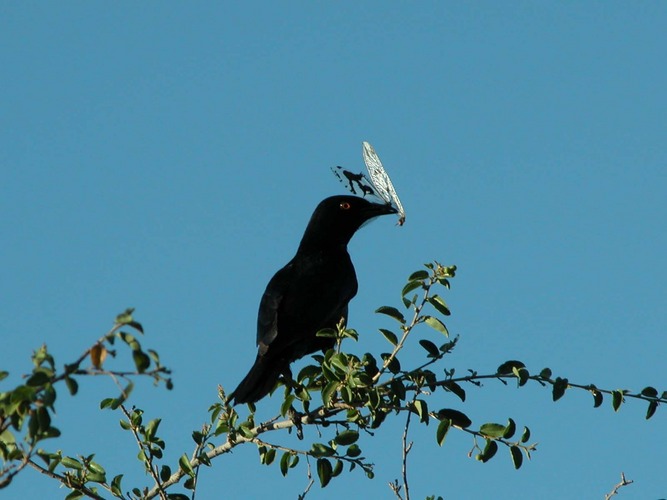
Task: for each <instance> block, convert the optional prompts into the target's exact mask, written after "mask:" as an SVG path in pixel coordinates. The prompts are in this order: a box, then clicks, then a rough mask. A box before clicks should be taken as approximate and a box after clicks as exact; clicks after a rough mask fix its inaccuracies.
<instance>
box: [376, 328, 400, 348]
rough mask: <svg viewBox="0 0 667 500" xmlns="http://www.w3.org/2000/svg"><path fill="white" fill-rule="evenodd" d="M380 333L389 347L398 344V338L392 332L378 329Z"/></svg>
mask: <svg viewBox="0 0 667 500" xmlns="http://www.w3.org/2000/svg"><path fill="white" fill-rule="evenodd" d="M380 333H381V334H382V335H384V338H386V339H387V340H388V341H389V343H390V344H391V345H393V346H395V345H396V344H398V337H397V336H396V334H395V333H394V332H392V331H390V330H385V329H384V328H380Z"/></svg>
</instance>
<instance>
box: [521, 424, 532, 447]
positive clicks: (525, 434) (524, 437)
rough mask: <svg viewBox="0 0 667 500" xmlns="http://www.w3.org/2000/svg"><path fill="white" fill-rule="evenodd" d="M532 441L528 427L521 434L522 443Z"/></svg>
mask: <svg viewBox="0 0 667 500" xmlns="http://www.w3.org/2000/svg"><path fill="white" fill-rule="evenodd" d="M529 439H530V429H529V428H528V427H524V428H523V433H522V434H521V442H522V443H527V442H528V440H529Z"/></svg>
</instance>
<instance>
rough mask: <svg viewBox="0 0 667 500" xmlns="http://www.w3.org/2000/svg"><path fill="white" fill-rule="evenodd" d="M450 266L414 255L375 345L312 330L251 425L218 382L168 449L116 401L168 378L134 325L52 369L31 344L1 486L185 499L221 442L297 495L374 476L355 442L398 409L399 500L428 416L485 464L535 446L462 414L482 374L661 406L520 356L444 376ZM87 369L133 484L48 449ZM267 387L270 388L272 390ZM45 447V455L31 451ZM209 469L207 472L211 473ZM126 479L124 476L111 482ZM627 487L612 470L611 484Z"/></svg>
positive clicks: (437, 435)
mask: <svg viewBox="0 0 667 500" xmlns="http://www.w3.org/2000/svg"><path fill="white" fill-rule="evenodd" d="M455 271H456V268H455V267H454V266H451V267H447V266H443V265H441V264H439V263H437V262H434V263H432V264H427V265H426V266H425V268H424V269H422V270H419V271H417V272H415V273H413V274H412V275H410V277H409V278H408V282H407V284H406V285H405V286H404V287H403V289H402V293H401V298H402V301H401V302H402V303H401V304H400V305H399V307H390V306H385V307H380V308H379V309H378V310H377V312H378V313H380V314H382V315H383V316H386V317H387V321H393V322H395V323H394V326H393V327H390V328H381V329H379V331H380V334H381V336H382V337H383V338H380V337H378V341H379V343H381V344H382V345H385V346H386V347H387V348H386V349H378V351H377V352H374V353H364V354H361V355H360V354H354V353H352V352H348V349H347V348H348V347H349V348H353V347H354V346H355V344H353V343H350V342H349V341H347V340H346V339H348V338H352V339H356V338H357V332H356V331H354V330H352V329H348V328H346V327H345V326H344V325H343V324H339V325H338V327H337V328H336V329H331V330H324V331H322V332H320V335H321V336H324V337H330V338H331V340H333V342H332V343H331V344H332V345H333V346H334V347H333V348H331V349H329V350H327V351H326V352H325V353H323V354H316V355H314V356H312V359H313V362H312V363H310V364H308V365H307V366H305V367H303V368H302V369H301V370H300V371H299V372H298V373H297V375H296V377H294V379H289V380H284V381H282V382H279V384H278V385H277V388H276V389H274V396H273V398H271V399H267V400H265V401H264V402H263V403H262V405H264V408H268V407H274V408H275V411H276V416H275V417H273V418H270V419H268V420H264V421H262V422H257V421H256V412H255V406H254V404H250V405H248V408H249V410H250V411H249V412H248V413H247V414H246V416H245V417H242V416H241V415H240V413H239V411H238V410H237V408H236V407H234V406H232V405H231V404H230V401H229V399H228V397H227V395H226V394H225V392H224V390H223V389H222V388H220V389H219V401H218V402H216V403H214V404H213V405H212V406H211V407H210V408H209V413H210V414H209V416H208V419H207V421H206V423H205V424H204V425H203V426H202V427H201V428H200V429H197V430H194V431H192V433H191V436H192V439H193V441H194V443H193V445H192V449H191V450H190V451H189V452H188V453H182V450H180V451H179V450H174V449H172V450H170V449H169V446H168V440H167V438H166V437H165V436H161V435H159V434H158V431H159V425H160V422H161V418H159V417H157V418H153V419H150V420H149V419H148V418H145V413H144V411H143V410H141V409H140V408H138V407H136V406H134V407H128V406H127V403H126V400H127V399H128V397H129V396H130V394H129V393H130V391H131V389H132V387H133V385H132V384H133V380H134V379H135V378H137V377H140V376H141V377H143V376H149V377H151V378H152V379H153V380H154V381H155V382H156V383H165V385H166V386H167V387H171V381H170V379H168V378H165V376H166V375H167V374H168V373H169V371H168V370H167V369H166V368H164V367H163V366H162V365H161V364H160V362H159V357H158V356H157V353H156V352H155V351H151V350H143V348H142V347H141V345H140V344H139V342H138V340H137V338H135V337H134V336H133V335H131V334H129V333H128V332H127V331H126V330H131V329H133V330H135V331H138V332H141V331H142V329H141V325H139V324H138V323H136V322H135V321H134V320H133V319H132V316H131V314H130V313H128V314H124V315H120V316H119V317H118V319H117V322H116V324H115V325H114V327H113V328H112V330H111V331H110V332H109V333H107V334H106V335H104V336H103V337H102V338H101V339H99V341H98V342H96V343H95V344H93V347H91V348H89V349H87V350H86V351H85V352H84V353H83V354H82V355H81V356H80V357H79V358H78V359H77V360H76V361H74V362H73V363H70V364H67V365H65V367H64V370H63V371H59V370H57V369H56V366H57V365H56V363H55V360H54V359H53V358H52V357H51V355H50V354H48V353H47V351H46V349H45V348H44V349H40V350H38V351H37V352H36V353H35V355H34V356H33V363H34V368H33V371H32V373H31V374H29V375H28V376H27V377H26V381H25V382H24V383H23V384H21V385H19V386H17V387H15V388H14V389H12V390H9V391H6V392H2V393H0V457H1V458H2V468H1V469H0V486H2V487H7V486H9V484H10V483H11V480H12V478H13V477H15V476H16V474H19V473H21V472H22V471H26V470H28V469H30V468H32V469H35V470H37V471H39V472H40V473H41V474H44V475H46V476H48V477H50V478H52V479H54V480H55V481H56V482H57V483H59V484H60V485H61V486H64V487H65V489H66V491H67V493H66V495H67V499H76V498H82V497H88V498H108V497H110V496H112V497H116V498H124V499H130V498H162V499H172V500H182V499H187V498H192V497H194V495H195V491H196V489H197V479H198V477H199V474H198V473H199V470H200V468H201V467H202V466H206V467H210V466H215V464H216V463H217V461H218V460H222V456H225V457H226V459H227V460H234V456H233V455H232V454H230V453H229V452H230V451H232V450H233V449H234V448H235V447H237V446H241V445H244V444H253V445H254V446H256V447H257V449H258V452H259V458H260V462H261V463H262V464H264V465H271V464H278V467H279V470H280V473H281V474H282V475H283V476H285V475H287V474H288V473H290V471H292V473H291V474H293V473H294V471H296V470H299V469H300V470H302V471H303V472H305V480H304V481H305V488H304V491H303V492H302V493H301V494H300V495H299V497H301V498H303V497H304V496H306V494H307V493H308V492H309V491H310V490H311V488H312V487H313V486H314V485H315V483H319V485H320V486H321V487H325V486H327V485H328V484H329V483H330V481H331V480H332V479H333V478H335V477H337V476H339V475H343V474H345V473H349V472H351V471H353V470H354V469H357V470H360V471H362V472H363V473H364V474H365V475H366V476H368V477H369V478H372V477H374V467H382V466H383V464H382V463H379V464H377V465H374V461H376V460H378V459H381V458H382V457H372V456H366V455H365V454H364V452H363V451H362V447H363V446H364V445H365V444H367V443H368V442H369V440H371V439H373V437H374V430H375V429H377V428H379V427H380V426H382V425H383V424H384V423H385V422H388V421H389V420H390V419H392V418H394V419H395V418H398V419H401V420H400V421H401V424H402V425H401V426H402V429H403V431H402V433H400V434H398V435H396V436H395V439H396V442H397V443H401V445H402V446H401V448H402V467H401V470H400V471H399V472H398V473H397V476H398V478H397V479H396V480H395V481H392V482H390V483H389V488H390V489H391V491H392V492H393V493H394V495H395V496H396V497H397V498H400V499H406V500H407V499H408V498H410V486H409V481H408V476H409V470H410V467H409V460H408V458H409V455H410V454H414V453H418V446H417V445H414V446H413V442H412V441H411V440H410V432H411V427H412V426H414V425H427V426H428V425H430V424H431V423H432V424H433V425H432V426H431V428H432V429H433V430H432V432H433V437H434V439H435V440H436V442H437V443H438V444H439V445H440V446H444V444H445V442H446V436H447V435H448V433H449V432H454V431H458V432H463V433H465V434H468V435H469V436H470V438H471V448H470V451H469V453H468V455H469V456H471V457H475V458H476V459H477V460H478V461H480V462H487V461H488V460H490V459H491V458H493V457H494V456H496V453H497V451H499V450H500V449H503V448H504V449H506V450H507V451H508V453H507V456H508V457H509V458H510V460H511V461H512V463H513V464H514V467H516V468H519V467H521V466H522V464H523V461H524V458H530V456H531V453H532V452H533V451H534V450H535V445H534V444H532V441H531V434H530V431H529V429H528V428H527V427H523V428H519V427H518V426H517V425H516V423H515V420H514V419H512V418H510V417H509V416H508V418H507V421H506V422H503V423H497V422H484V421H483V420H482V422H484V423H482V424H481V425H473V419H472V418H471V417H469V416H468V415H467V414H466V413H465V412H464V411H462V410H463V408H464V403H465V401H466V395H467V392H466V391H467V390H470V389H472V388H474V389H480V388H482V387H484V386H483V384H484V382H486V381H496V382H500V384H496V385H491V384H487V385H488V387H487V389H490V390H495V391H498V390H502V389H503V387H504V386H507V385H508V383H509V382H510V381H514V382H515V383H516V387H518V388H520V387H523V386H525V385H527V384H529V383H531V382H536V383H537V384H538V386H540V387H544V388H547V389H549V390H550V391H551V392H552V395H553V399H554V401H556V400H559V399H560V398H562V397H563V395H564V394H566V392H567V391H568V390H571V389H579V390H583V391H586V392H588V393H590V394H591V395H592V397H593V403H594V406H595V407H598V406H601V405H602V403H603V402H604V396H605V395H608V396H610V399H611V407H612V408H613V409H614V410H616V411H618V410H619V409H620V408H621V406H622V404H623V402H624V401H626V400H642V401H644V402H645V403H647V404H648V408H647V413H646V418H651V417H652V416H653V415H654V413H655V412H656V410H657V408H658V407H659V405H660V404H661V403H667V393H665V392H663V393H661V394H660V393H659V392H658V391H657V390H656V389H655V388H653V387H646V388H644V389H643V390H641V391H628V390H607V389H601V388H598V387H596V386H594V385H592V384H576V383H573V382H570V381H568V379H566V378H564V377H555V376H553V374H552V372H551V370H549V369H548V368H545V369H543V370H541V371H540V372H539V374H536V375H534V374H531V373H530V372H529V370H528V369H527V368H526V365H525V364H524V363H522V362H520V361H515V360H512V361H507V362H504V363H502V364H501V365H500V366H499V367H498V369H496V370H493V371H491V372H490V373H485V374H481V373H479V372H478V371H476V370H472V369H470V370H468V371H467V373H465V374H464V375H458V376H457V374H456V373H455V371H454V369H453V368H450V367H448V366H447V364H448V363H447V361H448V360H449V359H450V357H451V355H453V350H454V348H455V347H456V346H457V342H458V336H455V337H450V334H449V331H448V328H447V326H446V323H445V322H446V319H447V317H448V316H449V314H450V310H449V307H448V305H447V302H446V301H445V299H444V298H443V296H442V294H443V293H445V292H447V290H448V289H449V286H450V281H451V279H452V278H453V277H454V275H455ZM416 330H422V333H423V334H420V335H419V340H418V341H415V331H416ZM118 340H120V342H117V344H120V346H121V347H125V349H124V350H127V352H128V353H130V359H131V363H132V365H133V367H132V368H131V369H127V370H125V371H121V370H115V371H112V370H109V369H106V368H103V363H104V358H105V355H106V354H107V353H108V354H111V355H115V354H116V353H115V351H113V350H112V346H113V342H114V341H118ZM96 346H98V347H96ZM118 349H119V350H120V347H119V348H118ZM350 350H351V349H350ZM118 357H119V358H121V356H118ZM86 359H90V365H91V366H90V367H88V368H85V367H84V361H85V360H86ZM121 361H122V360H121ZM86 375H106V376H107V377H109V378H110V379H111V380H112V381H113V382H114V383H115V384H116V385H117V386H118V387H119V389H120V395H118V396H115V397H111V398H105V399H103V400H102V401H101V403H100V406H101V408H103V409H104V411H108V410H111V411H114V410H115V411H119V412H120V416H121V427H122V429H124V430H125V431H126V433H127V436H128V442H127V456H128V457H134V456H136V457H137V458H138V462H135V463H136V464H137V466H138V467H139V469H140V470H141V472H142V473H143V472H147V473H148V474H147V476H145V477H146V479H144V480H142V479H139V480H138V481H140V482H142V483H143V484H133V485H127V484H122V485H121V481H122V480H123V477H124V475H125V476H129V474H127V473H128V472H130V471H128V470H127V469H128V467H130V466H129V465H128V463H130V462H124V463H123V464H106V465H107V466H106V469H108V470H109V472H108V473H107V470H106V469H105V467H103V466H102V465H101V464H99V463H98V462H97V461H96V459H95V454H94V450H85V453H81V454H78V455H77V454H74V453H68V454H65V453H63V452H61V451H60V449H61V448H55V447H54V446H53V444H52V443H54V442H56V441H57V442H58V443H61V444H60V446H61V447H62V446H63V445H64V446H67V443H66V441H65V436H60V432H59V431H58V430H57V429H56V428H55V427H53V425H52V423H51V414H52V412H53V409H54V402H55V399H56V398H55V396H56V389H57V388H58V387H60V384H59V382H64V383H65V385H66V386H67V388H68V389H69V391H70V393H72V394H76V392H77V388H78V383H80V382H83V381H85V382H90V377H86ZM6 376H7V374H6V372H2V371H0V378H4V377H6ZM77 381H78V382H77ZM278 394H279V395H280V396H281V398H280V399H279V400H276V396H277V395H278ZM93 411H94V410H93ZM93 415H94V414H93ZM475 420H477V421H479V419H477V418H476V419H475ZM292 430H294V431H295V434H296V436H298V437H299V438H300V440H301V441H299V443H304V444H303V445H300V446H295V445H294V442H295V441H294V439H289V438H288V436H287V433H289V432H291V431H292ZM286 431H287V432H286ZM170 437H173V436H170ZM56 438H58V439H56ZM47 439H48V441H47ZM47 443H49V444H51V449H54V448H55V451H47V450H46V449H44V448H42V446H45V445H46V444H47ZM90 446H91V447H93V448H94V447H95V443H94V442H92V441H91V443H90ZM136 447H138V448H139V454H138V455H137V454H136V451H135V450H136ZM167 453H169V454H167ZM119 469H120V470H119ZM111 470H114V473H113V474H112V473H111ZM132 477H144V476H143V474H139V475H136V474H135V475H133V476H132ZM209 477H210V479H208V480H221V481H222V479H217V478H215V476H209ZM127 481H128V479H127V478H126V479H125V481H124V483H126V482H127ZM631 483H632V481H627V480H625V478H623V481H622V483H619V485H617V487H616V488H617V489H618V488H620V487H625V486H627V485H629V484H631ZM383 487H385V486H383ZM443 493H445V492H443ZM249 494H251V493H249ZM434 498H435V497H434Z"/></svg>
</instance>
